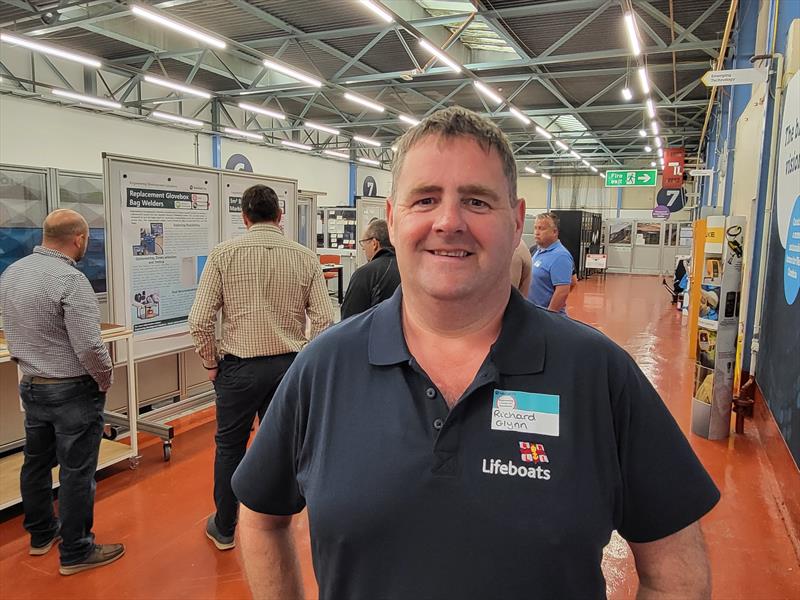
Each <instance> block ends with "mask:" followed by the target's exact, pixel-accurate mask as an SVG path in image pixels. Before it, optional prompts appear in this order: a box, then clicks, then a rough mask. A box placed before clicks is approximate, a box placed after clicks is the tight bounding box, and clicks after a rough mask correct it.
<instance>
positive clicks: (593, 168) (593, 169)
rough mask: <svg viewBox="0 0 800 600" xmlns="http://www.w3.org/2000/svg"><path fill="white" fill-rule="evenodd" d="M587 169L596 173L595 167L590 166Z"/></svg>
mask: <svg viewBox="0 0 800 600" xmlns="http://www.w3.org/2000/svg"><path fill="white" fill-rule="evenodd" d="M589 168H590V169H591V170H592V171H594V172H595V173H597V167H592V166H590V167H589Z"/></svg>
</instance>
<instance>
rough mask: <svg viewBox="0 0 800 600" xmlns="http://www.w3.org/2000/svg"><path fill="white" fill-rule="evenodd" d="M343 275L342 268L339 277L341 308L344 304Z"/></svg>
mask: <svg viewBox="0 0 800 600" xmlns="http://www.w3.org/2000/svg"><path fill="white" fill-rule="evenodd" d="M343 275H344V268H343V267H340V268H339V277H338V279H339V282H338V291H339V306H341V305H342V303H343V302H344V282H343V281H342V280H343V279H344V277H343Z"/></svg>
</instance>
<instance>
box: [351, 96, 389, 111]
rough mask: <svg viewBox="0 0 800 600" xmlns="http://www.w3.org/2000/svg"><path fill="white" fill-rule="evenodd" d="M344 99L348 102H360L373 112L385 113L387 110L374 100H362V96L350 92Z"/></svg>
mask: <svg viewBox="0 0 800 600" xmlns="http://www.w3.org/2000/svg"><path fill="white" fill-rule="evenodd" d="M344 97H345V98H347V99H348V100H351V101H353V102H358V103H359V104H361V105H363V106H366V107H367V108H371V109H372V110H376V111H378V112H384V111H385V110H386V109H385V108H383V107H382V106H381V105H380V104H378V103H377V102H373V101H372V100H367V99H366V98H362V97H361V96H356V95H355V94H351V93H350V92H345V94H344Z"/></svg>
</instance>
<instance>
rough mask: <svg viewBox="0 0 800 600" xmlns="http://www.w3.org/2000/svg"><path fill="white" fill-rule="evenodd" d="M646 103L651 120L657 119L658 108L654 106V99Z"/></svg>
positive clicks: (649, 99)
mask: <svg viewBox="0 0 800 600" xmlns="http://www.w3.org/2000/svg"><path fill="white" fill-rule="evenodd" d="M645 103H646V104H647V114H648V116H649V117H650V118H651V119H655V118H656V107H655V106H653V100H652V98H648V99H647V100H646V101H645Z"/></svg>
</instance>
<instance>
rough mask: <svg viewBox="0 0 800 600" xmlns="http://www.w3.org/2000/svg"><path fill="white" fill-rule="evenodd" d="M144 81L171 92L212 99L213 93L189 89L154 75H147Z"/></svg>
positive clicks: (186, 86)
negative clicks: (168, 89)
mask: <svg viewBox="0 0 800 600" xmlns="http://www.w3.org/2000/svg"><path fill="white" fill-rule="evenodd" d="M144 80H145V81H146V82H147V83H152V84H153V85H160V86H162V87H167V88H170V89H171V90H176V91H178V92H183V93H184V94H190V95H192V96H197V97H199V98H205V99H206V100H208V99H209V98H211V93H210V92H207V91H205V90H201V89H199V88H194V87H189V86H188V85H183V84H181V83H176V82H174V81H170V80H169V79H162V78H161V77H154V76H152V75H145V76H144Z"/></svg>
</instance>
